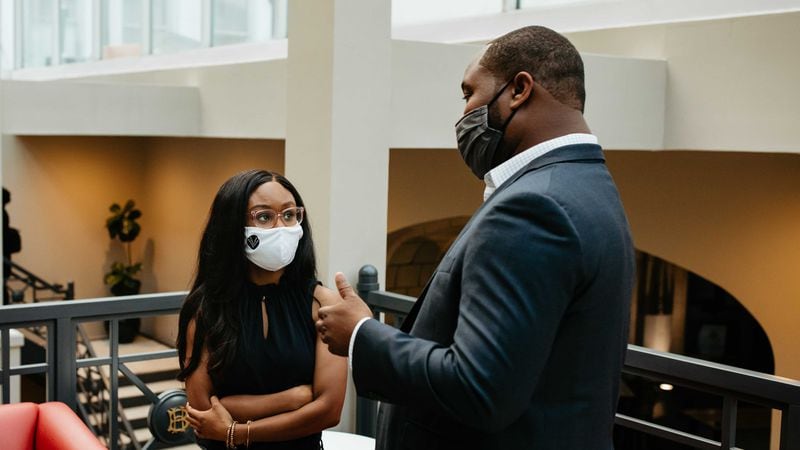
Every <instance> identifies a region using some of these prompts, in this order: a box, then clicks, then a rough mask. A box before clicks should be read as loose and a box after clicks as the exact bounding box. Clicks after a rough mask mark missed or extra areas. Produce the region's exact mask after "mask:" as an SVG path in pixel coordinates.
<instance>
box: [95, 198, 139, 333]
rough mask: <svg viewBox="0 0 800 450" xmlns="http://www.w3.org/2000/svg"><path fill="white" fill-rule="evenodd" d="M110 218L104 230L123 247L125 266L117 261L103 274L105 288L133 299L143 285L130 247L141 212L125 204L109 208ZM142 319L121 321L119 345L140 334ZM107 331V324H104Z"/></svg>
mask: <svg viewBox="0 0 800 450" xmlns="http://www.w3.org/2000/svg"><path fill="white" fill-rule="evenodd" d="M109 211H110V212H111V215H110V216H109V217H108V219H106V229H107V230H108V235H109V236H110V237H111V239H119V241H120V242H122V244H123V246H124V247H125V255H126V256H127V260H126V261H125V262H119V261H116V262H114V263H112V264H111V271H110V272H108V273H107V274H105V278H104V281H105V284H107V285H108V286H109V287H110V288H111V293H112V294H114V295H136V294H138V293H139V290H140V289H141V287H142V282H141V281H140V280H138V279H137V278H136V274H137V273H139V271H140V270H142V263H140V262H137V263H135V264H134V263H133V256H132V253H131V244H132V243H133V241H134V240H135V239H136V237H137V236H139V232H140V231H141V226H140V225H139V223H138V222H137V219H139V218H140V217H142V212H141V211H139V210H138V209H136V204H135V203H134V201H133V200H128V202H127V203H125V206H124V207H121V206H120V205H119V204H117V203H114V204H112V205H111V207H109ZM140 324H141V319H139V318H138V317H136V318H133V319H124V320H121V321H120V322H119V342H121V343H128V342H132V341H133V339H134V338H135V337H136V335H137V334H138V333H139V326H140ZM106 328H108V323H106Z"/></svg>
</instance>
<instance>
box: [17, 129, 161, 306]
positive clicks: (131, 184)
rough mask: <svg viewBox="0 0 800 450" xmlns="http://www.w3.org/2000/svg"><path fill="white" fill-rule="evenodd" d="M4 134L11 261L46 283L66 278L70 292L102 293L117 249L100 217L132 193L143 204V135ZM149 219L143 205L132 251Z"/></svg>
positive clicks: (117, 257)
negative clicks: (16, 241)
mask: <svg viewBox="0 0 800 450" xmlns="http://www.w3.org/2000/svg"><path fill="white" fill-rule="evenodd" d="M4 139H5V144H4V146H3V185H4V186H5V187H6V188H8V189H9V190H10V191H11V197H12V201H11V203H10V204H9V205H8V208H7V209H8V212H9V215H10V222H11V226H13V227H14V228H17V229H19V230H20V233H21V235H22V252H21V253H18V254H16V255H14V256H13V259H14V261H16V262H18V263H19V264H21V265H22V266H24V267H25V268H27V269H28V270H30V271H32V272H33V273H35V274H37V275H39V276H41V277H43V278H44V279H45V280H47V281H50V282H58V283H65V282H67V281H68V280H74V281H75V295H76V297H77V298H91V297H103V296H106V295H109V294H108V290H107V289H106V287H105V285H104V284H103V274H104V273H105V272H106V271H107V270H108V268H109V267H110V265H111V262H112V261H114V260H123V259H124V251H123V248H122V246H121V245H120V244H119V243H112V241H111V240H110V239H109V237H108V232H107V231H106V229H105V220H106V218H107V217H108V214H109V212H108V207H109V205H111V203H114V202H124V201H126V200H127V199H128V198H133V199H135V200H137V201H138V203H139V206H140V207H141V206H143V205H142V204H141V203H142V195H143V189H142V180H143V176H144V171H143V170H144V166H145V159H146V155H147V151H146V149H145V148H144V145H143V140H142V139H136V138H104V137H63V136H57V137H22V138H12V137H4ZM111 149H113V151H110V150H111ZM150 220H151V217H148V215H147V210H145V216H144V217H143V218H142V220H141V223H142V227H143V233H142V236H141V237H140V238H139V239H138V240H137V242H136V245H137V248H136V249H135V250H141V247H142V246H143V244H144V242H145V241H147V240H148V239H149V238H150V237H151V236H152V231H153V230H152V229H151V226H150Z"/></svg>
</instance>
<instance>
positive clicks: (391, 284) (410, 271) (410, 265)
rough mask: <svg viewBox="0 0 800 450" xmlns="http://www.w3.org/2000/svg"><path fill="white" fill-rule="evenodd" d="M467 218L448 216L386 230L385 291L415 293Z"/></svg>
mask: <svg viewBox="0 0 800 450" xmlns="http://www.w3.org/2000/svg"><path fill="white" fill-rule="evenodd" d="M467 220H469V218H468V217H452V218H447V219H441V220H435V221H432V222H425V223H421V224H416V225H412V226H410V227H405V228H402V229H400V230H397V231H394V232H392V233H390V234H389V235H388V237H387V239H386V242H387V250H386V255H387V258H386V261H387V262H386V290H388V291H391V292H397V293H399V294H405V295H410V296H413V297H416V296H418V295H419V294H420V292H421V291H422V289H423V288H424V287H425V283H427V282H428V278H430V276H431V275H432V274H433V271H434V270H436V266H437V265H438V264H439V261H441V260H442V257H443V256H444V254H445V253H446V252H447V249H448V248H450V244H452V243H453V241H454V240H455V238H456V237H457V236H458V233H459V232H460V231H461V229H462V228H463V227H464V225H465V224H466V223H467Z"/></svg>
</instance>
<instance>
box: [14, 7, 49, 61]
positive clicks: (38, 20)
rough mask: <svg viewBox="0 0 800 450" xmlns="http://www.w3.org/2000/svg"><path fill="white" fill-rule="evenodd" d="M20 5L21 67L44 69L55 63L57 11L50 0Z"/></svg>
mask: <svg viewBox="0 0 800 450" xmlns="http://www.w3.org/2000/svg"><path fill="white" fill-rule="evenodd" d="M20 3H22V66H23V67H44V66H50V65H53V64H54V62H55V55H56V49H55V42H56V41H55V31H56V20H58V18H57V17H56V12H57V10H56V9H55V8H54V3H53V1H52V0H26V1H24V2H20Z"/></svg>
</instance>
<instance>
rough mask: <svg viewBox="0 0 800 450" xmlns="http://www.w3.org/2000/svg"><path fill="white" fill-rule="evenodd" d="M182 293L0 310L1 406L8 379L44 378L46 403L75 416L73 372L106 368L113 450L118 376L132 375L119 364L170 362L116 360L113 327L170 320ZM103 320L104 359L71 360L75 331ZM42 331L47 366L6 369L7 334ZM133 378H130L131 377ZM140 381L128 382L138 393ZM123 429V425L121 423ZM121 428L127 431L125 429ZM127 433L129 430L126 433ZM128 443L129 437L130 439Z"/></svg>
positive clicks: (163, 354) (141, 356)
mask: <svg viewBox="0 0 800 450" xmlns="http://www.w3.org/2000/svg"><path fill="white" fill-rule="evenodd" d="M185 296H186V292H169V293H162V294H144V295H132V296H126V297H104V298H98V299H91V300H77V301H70V302H44V303H28V304H13V305H7V306H3V307H2V308H0V311H2V313H0V347H1V348H2V355H0V356H1V357H2V368H0V384H2V394H3V402H6V403H7V402H8V401H9V394H10V392H9V390H10V386H9V384H10V383H9V381H10V377H11V376H14V375H24V374H35V373H45V374H46V379H47V397H48V400H57V401H61V402H64V403H66V404H67V405H68V406H70V407H71V408H72V409H73V410H75V411H78V401H77V392H76V386H77V369H78V368H79V367H81V368H83V367H96V366H100V365H109V366H110V371H109V373H110V374H112V375H111V376H110V377H109V378H110V380H109V382H110V388H109V393H110V410H111V412H110V415H109V430H110V434H111V436H110V438H109V439H108V444H109V448H111V449H116V448H118V446H119V433H120V430H119V427H118V425H117V421H118V418H120V417H121V416H122V415H123V414H124V413H122V414H121V412H120V411H119V396H118V384H119V382H118V376H115V375H114V374H118V373H122V374H123V375H124V376H127V377H129V378H130V377H131V375H133V373H132V372H131V371H130V370H129V369H128V368H127V367H126V366H125V363H128V362H135V361H146V360H151V359H163V358H175V357H177V351H176V350H161V351H154V352H145V353H137V354H132V355H124V356H120V355H119V339H118V337H119V333H118V330H119V321H120V320H122V319H126V318H131V317H143V316H154V315H163V314H172V313H176V312H178V311H179V310H180V307H181V304H182V302H183V299H184V298H185ZM100 320H108V321H109V322H110V324H109V356H108V357H96V356H95V357H91V356H90V357H89V358H80V359H78V358H76V356H75V352H76V344H77V341H78V331H77V328H78V326H80V325H81V324H82V323H84V322H93V321H100ZM37 325H44V326H45V327H46V328H47V333H46V337H47V349H46V355H47V361H46V362H45V363H41V364H27V365H20V366H15V367H10V364H9V347H10V346H9V344H10V332H9V330H10V329H11V328H22V327H29V326H37ZM134 377H135V375H134ZM137 381H141V380H133V382H134V384H135V385H136V386H137V387H139V385H140V384H141V383H137ZM123 426H126V424H125V423H124V422H123ZM126 428H128V427H127V426H126ZM126 431H127V432H128V433H131V430H126ZM131 437H133V436H131Z"/></svg>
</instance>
